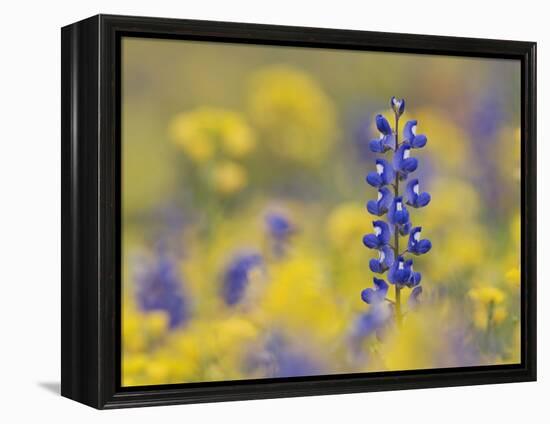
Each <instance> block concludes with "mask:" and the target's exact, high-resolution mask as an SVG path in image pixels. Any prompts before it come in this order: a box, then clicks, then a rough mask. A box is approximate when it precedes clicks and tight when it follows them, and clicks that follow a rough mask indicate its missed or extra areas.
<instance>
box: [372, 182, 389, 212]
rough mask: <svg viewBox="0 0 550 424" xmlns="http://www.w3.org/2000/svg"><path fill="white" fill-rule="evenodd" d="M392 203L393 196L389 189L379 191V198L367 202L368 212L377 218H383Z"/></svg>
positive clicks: (384, 188)
mask: <svg viewBox="0 0 550 424" xmlns="http://www.w3.org/2000/svg"><path fill="white" fill-rule="evenodd" d="M391 201H392V194H391V192H390V190H389V188H387V187H382V188H379V189H378V198H377V199H376V200H369V201H368V202H367V210H368V211H369V212H370V213H371V214H372V215H376V216H382V215H384V214H385V213H386V212H388V209H389V208H390V205H391Z"/></svg>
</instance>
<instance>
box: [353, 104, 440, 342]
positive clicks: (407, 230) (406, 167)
mask: <svg viewBox="0 0 550 424" xmlns="http://www.w3.org/2000/svg"><path fill="white" fill-rule="evenodd" d="M390 106H391V108H392V110H393V112H394V116H395V131H394V130H393V129H392V128H391V125H390V124H389V122H388V121H387V120H386V119H385V118H384V117H382V116H381V115H377V116H376V125H377V127H378V129H379V130H380V132H381V133H382V136H381V138H380V140H373V141H371V143H370V147H371V150H372V151H373V152H377V153H386V152H387V151H389V150H391V151H393V157H392V159H391V164H390V163H389V162H388V161H386V160H385V159H376V172H371V173H369V174H368V175H367V178H366V179H367V183H368V184H370V185H371V186H373V187H376V188H377V189H378V198H377V199H376V200H369V201H368V202H367V210H368V211H369V212H370V213H371V214H373V215H376V216H383V215H384V214H386V213H387V223H386V222H385V221H383V220H379V221H374V222H373V224H374V227H375V234H367V235H366V236H364V237H363V244H364V245H365V246H366V247H368V248H370V249H377V250H378V258H373V259H371V260H370V261H369V268H370V270H371V271H372V272H375V273H378V274H384V273H385V272H387V273H388V274H387V277H388V281H389V282H390V284H392V285H394V286H395V302H394V304H393V306H394V308H393V311H395V319H396V321H397V323H398V325H401V323H402V319H403V313H402V311H401V296H400V292H401V290H402V289H404V288H405V287H408V288H411V289H412V293H411V296H409V304H410V305H412V304H413V303H415V302H416V303H417V302H418V298H419V296H420V293H422V287H421V286H420V282H421V280H422V275H421V274H420V273H419V272H416V271H414V269H413V260H412V259H407V258H405V257H404V256H403V255H405V254H412V255H422V254H425V253H427V252H428V251H429V250H430V249H431V247H432V243H431V242H430V240H427V239H424V240H422V239H420V232H421V228H420V227H414V228H413V225H412V223H411V221H410V216H409V211H408V210H407V207H406V206H405V201H404V199H403V195H402V194H401V193H400V192H399V188H400V184H399V183H400V181H403V180H407V179H408V177H409V174H410V173H411V172H414V171H416V169H417V168H418V159H416V158H413V157H411V151H412V149H418V148H422V147H424V146H425V145H426V143H427V140H428V139H427V137H426V136H425V135H423V134H417V133H416V126H417V121H415V120H411V121H408V122H407V123H406V124H405V127H404V129H403V140H402V142H401V143H400V142H399V132H398V128H399V118H400V117H401V115H403V113H404V112H405V100H404V99H398V98H396V97H392V98H391V100H390ZM387 186H391V187H392V188H393V193H392V192H391V191H390V187H387ZM405 195H406V204H407V205H409V206H411V207H414V208H420V207H424V206H426V205H427V204H428V203H429V202H430V200H431V197H430V194H429V193H426V192H423V193H421V192H420V189H419V183H418V179H412V180H410V181H409V182H408V184H407V186H406V190H405ZM388 224H389V225H388ZM390 225H391V226H392V227H393V228H391V229H390ZM392 232H393V237H394V240H393V245H390V244H389V242H390V238H391V233H392ZM408 234H409V240H408V245H407V250H405V251H404V252H400V250H399V238H400V236H406V235H408ZM387 291H388V285H387V283H386V282H385V281H384V280H383V279H378V278H375V279H374V288H368V289H365V290H363V292H362V293H361V297H362V299H363V300H364V301H365V302H366V303H368V304H370V305H371V307H370V308H369V312H368V313H366V314H364V315H362V316H361V317H360V318H359V320H358V322H357V323H356V329H355V333H354V334H360V335H364V334H370V333H371V332H373V331H377V329H378V328H380V325H381V322H382V321H383V320H380V319H379V317H377V315H376V313H377V312H380V311H384V310H385V311H387V310H388V308H382V307H381V305H385V306H388V305H386V304H385V303H384V302H385V300H386V294H387Z"/></svg>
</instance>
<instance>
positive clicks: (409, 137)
mask: <svg viewBox="0 0 550 424" xmlns="http://www.w3.org/2000/svg"><path fill="white" fill-rule="evenodd" d="M416 124H417V121H416V120H413V121H407V123H406V124H405V127H404V128H403V137H404V139H403V142H405V143H409V144H410V145H411V147H412V148H413V149H420V148H422V147H424V146H425V145H426V143H427V142H428V138H427V137H426V136H425V135H424V134H417V133H416Z"/></svg>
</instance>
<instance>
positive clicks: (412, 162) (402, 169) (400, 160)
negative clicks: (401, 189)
mask: <svg viewBox="0 0 550 424" xmlns="http://www.w3.org/2000/svg"><path fill="white" fill-rule="evenodd" d="M411 150H412V147H411V145H410V144H409V143H403V144H401V145H400V146H399V148H398V149H397V151H396V152H395V155H394V157H393V167H394V170H395V172H396V173H397V175H398V176H399V179H400V180H406V179H407V177H408V176H409V174H410V173H411V172H414V171H416V168H417V167H418V159H416V158H411V157H410V156H411Z"/></svg>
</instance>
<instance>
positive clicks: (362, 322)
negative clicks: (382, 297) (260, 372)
mask: <svg viewBox="0 0 550 424" xmlns="http://www.w3.org/2000/svg"><path fill="white" fill-rule="evenodd" d="M390 318H391V308H390V306H389V305H388V304H387V303H385V302H383V301H382V302H376V301H375V302H372V303H370V306H369V310H368V311H367V312H365V313H362V314H360V315H359V316H358V317H357V318H356V319H355V320H354V322H353V325H352V328H351V334H350V343H351V347H352V351H353V352H354V353H355V354H356V355H357V354H359V353H360V350H361V343H362V341H363V340H364V339H365V338H367V337H369V336H371V335H374V334H376V335H379V336H381V332H382V331H383V329H384V328H385V326H386V325H387V324H388V322H389V319H390Z"/></svg>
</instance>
